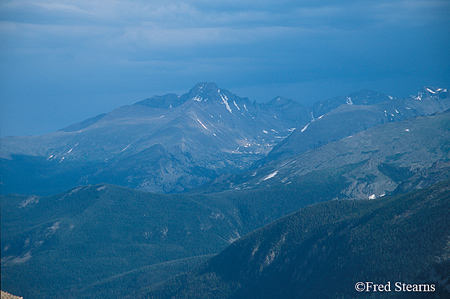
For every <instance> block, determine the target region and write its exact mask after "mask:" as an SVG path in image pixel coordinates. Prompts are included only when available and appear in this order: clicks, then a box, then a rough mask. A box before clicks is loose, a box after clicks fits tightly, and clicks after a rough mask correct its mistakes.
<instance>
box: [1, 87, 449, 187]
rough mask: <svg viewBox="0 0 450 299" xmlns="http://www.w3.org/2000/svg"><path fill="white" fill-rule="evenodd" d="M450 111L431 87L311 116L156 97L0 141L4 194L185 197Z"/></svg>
mask: <svg viewBox="0 0 450 299" xmlns="http://www.w3.org/2000/svg"><path fill="white" fill-rule="evenodd" d="M449 108H450V96H449V92H448V90H447V89H442V88H431V87H426V88H424V89H423V90H422V91H420V92H419V93H418V95H417V96H414V97H411V98H407V99H395V98H393V97H391V96H387V95H383V94H380V93H377V92H373V91H369V90H362V91H360V92H358V93H353V94H351V95H349V96H347V97H337V98H334V99H331V100H328V101H325V102H320V103H316V104H315V105H314V106H313V107H307V106H303V105H301V104H299V103H297V102H295V101H293V100H288V99H284V98H282V97H277V98H275V99H273V100H272V101H270V102H268V103H264V104H259V103H256V102H251V101H250V100H248V99H246V98H240V97H238V96H236V95H234V94H232V93H230V92H229V91H227V90H224V89H221V88H219V87H217V85H216V84H214V83H199V84H197V85H196V86H194V88H192V89H191V90H190V91H189V92H188V93H186V94H184V95H182V96H178V95H175V94H168V95H164V96H155V97H153V98H149V99H146V100H144V101H141V102H138V103H136V104H134V105H131V106H124V107H120V108H118V109H115V110H113V111H112V112H110V113H107V114H102V115H99V116H96V117H94V118H91V119H88V120H85V121H83V122H81V123H78V124H74V125H70V126H68V127H66V128H64V129H62V130H60V131H57V132H55V133H51V134H47V135H43V136H21V137H6V138H2V140H1V144H2V151H1V163H2V168H1V176H2V182H1V183H2V185H1V192H2V194H6V193H20V194H30V195H31V194H37V195H51V194H56V193H59V192H63V191H65V190H67V189H70V188H73V187H75V186H78V185H87V184H98V183H110V184H117V185H121V186H124V187H128V188H133V189H138V190H143V191H151V192H158V193H179V192H184V191H187V190H190V189H192V188H195V187H198V186H200V185H203V184H205V183H208V182H210V181H211V180H212V179H214V178H216V177H218V176H220V175H222V174H227V173H239V172H242V171H243V170H246V169H249V168H255V167H258V166H261V165H264V164H266V163H268V162H271V161H277V160H281V159H284V158H289V157H293V156H295V155H297V154H301V153H303V152H306V151H308V150H310V149H314V148H317V147H320V146H322V145H324V144H326V143H328V142H331V141H335V140H339V139H342V138H344V137H347V136H350V135H353V134H355V133H358V132H361V131H364V130H366V129H368V128H371V127H374V126H377V125H380V124H383V123H387V122H395V121H401V120H404V119H407V118H411V117H415V116H418V115H430V114H433V113H436V112H442V111H444V110H447V109H449ZM296 128H297V129H296ZM291 133H292V134H291Z"/></svg>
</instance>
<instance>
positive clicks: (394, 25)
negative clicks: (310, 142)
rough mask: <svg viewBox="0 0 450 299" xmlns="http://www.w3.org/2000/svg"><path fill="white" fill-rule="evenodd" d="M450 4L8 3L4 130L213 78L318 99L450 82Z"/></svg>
mask: <svg viewBox="0 0 450 299" xmlns="http://www.w3.org/2000/svg"><path fill="white" fill-rule="evenodd" d="M449 36H450V1H447V0H444V1H426V0H418V1H408V0H406V1H397V0H394V1H392V0H389V1H367V0H366V1H317V0H315V1H282V0H277V1H271V0H267V1H247V0H241V1H202V0H194V1H188V2H186V1H177V0H166V1H158V0H156V1H139V0H135V1H103V0H99V1H85V0H66V1H62V0H55V1H53V0H38V1H31V0H14V1H12V0H4V1H1V3H0V59H1V62H0V63H1V69H0V97H1V135H2V136H8V135H32V134H44V133H49V132H52V131H55V130H57V129H60V128H62V127H64V126H67V125H69V124H72V123H74V122H78V121H81V120H83V119H86V118H88V117H91V116H95V115H97V114H100V113H104V112H108V111H110V110H112V109H114V108H116V107H118V106H121V105H127V104H133V103H135V102H137V101H140V100H143V99H145V98H146V97H150V96H153V95H155V94H166V93H169V92H175V93H178V94H181V93H185V92H187V91H188V90H189V89H190V88H191V87H192V86H193V85H194V84H195V83H197V82H201V81H213V82H216V83H217V84H218V85H219V86H221V87H223V88H226V89H228V90H230V91H231V92H233V93H236V94H238V95H240V96H243V97H248V98H249V99H250V100H256V101H258V102H266V101H268V100H270V99H271V98H273V97H275V96H277V95H282V96H284V97H288V98H292V99H295V100H297V101H299V102H301V103H303V104H311V103H313V102H315V101H318V100H325V99H328V98H331V97H334V96H338V95H345V94H348V93H350V92H353V91H357V90H359V89H362V88H369V89H374V90H377V91H380V92H383V93H386V94H391V95H393V96H398V97H406V96H409V95H410V94H415V93H417V91H418V90H419V89H420V88H421V87H422V86H425V85H431V86H436V87H443V88H448V87H450V76H449V74H450V54H449V49H450V39H449Z"/></svg>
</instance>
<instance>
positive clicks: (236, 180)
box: [1, 83, 450, 299]
mask: <svg viewBox="0 0 450 299" xmlns="http://www.w3.org/2000/svg"><path fill="white" fill-rule="evenodd" d="M449 106H450V97H449V93H448V91H447V90H446V89H442V88H430V87H427V88H424V89H423V90H422V91H420V92H419V93H418V95H417V96H414V97H411V98H408V99H395V98H392V97H389V96H385V95H382V94H379V93H376V92H372V91H367V90H363V91H361V92H359V93H355V94H352V95H349V96H348V97H338V98H335V99H331V100H329V101H326V102H323V103H317V104H316V105H314V107H306V106H302V105H300V104H298V103H296V102H295V101H292V100H287V99H283V98H280V97H277V98H275V99H274V100H272V101H271V102H269V103H266V104H258V103H255V102H250V101H249V100H248V99H243V98H239V97H237V96H235V95H232V94H231V93H230V92H228V91H225V90H222V89H220V88H218V87H217V86H216V85H215V84H213V83H201V84H198V85H196V86H195V87H194V88H193V89H192V90H191V91H190V92H189V93H187V94H185V95H182V96H178V95H173V94H171V95H166V96H158V97H153V98H150V99H147V100H144V101H142V102H138V103H136V104H134V105H132V106H125V107H121V108H118V109H116V110H114V111H112V112H110V113H108V114H105V115H99V116H98V117H95V118H92V119H89V120H86V121H84V122H81V123H79V124H75V125H72V126H69V127H66V128H64V129H62V130H61V131H58V132H55V133H52V134H48V135H44V136H27V137H7V138H4V139H2V140H1V142H2V152H1V154H2V160H1V163H2V164H1V175H2V186H1V189H2V194H3V195H2V196H1V244H2V248H1V257H2V259H1V264H2V267H1V271H2V275H1V279H2V289H3V290H5V291H7V292H10V293H12V294H16V295H19V296H24V297H25V298H38V299H39V298H52V299H53V298H124V297H126V296H131V297H133V298H134V297H136V298H138V297H148V298H171V296H173V297H174V298H264V296H266V297H269V298H273V296H272V295H273V294H275V293H277V294H280V296H281V297H282V298H297V297H298V296H299V293H297V292H299V290H302V292H301V294H303V295H305V296H306V297H311V298H329V297H330V296H331V298H352V297H354V296H355V293H354V292H355V290H354V285H355V283H356V282H357V281H359V280H358V279H372V278H373V279H374V280H375V279H380V280H381V279H402V280H405V282H412V283H414V282H416V281H418V282H419V281H420V282H422V281H423V282H426V283H428V282H429V283H436V285H439V286H443V285H445V284H446V283H447V284H448V281H449V280H448V279H447V280H446V277H450V273H448V270H446V269H450V267H448V258H447V257H448V254H449V253H448V238H449V236H450V234H449V230H448V227H450V226H449V225H448V224H449V223H448V221H449V217H448V215H449V213H448V212H449V188H450V187H449V183H448V182H444V183H441V184H439V183H440V182H443V181H446V180H448V178H449V177H450V111H449V110H448V109H449V108H448V107H449ZM294 128H297V129H295V130H294ZM327 128H328V129H327ZM112 183H114V184H117V185H122V186H117V185H112ZM435 184H438V185H435ZM431 185H435V186H434V187H431V188H428V189H424V188H427V187H429V186H431ZM123 186H126V187H129V188H134V189H136V188H137V189H142V190H153V191H158V192H160V193H163V192H165V193H178V192H182V191H187V190H189V192H184V193H182V194H157V193H148V192H142V191H139V190H132V189H127V188H125V187H123ZM61 189H62V190H64V191H63V192H60V193H58V194H56V193H57V192H58V190H61ZM412 191H415V192H416V193H412V194H408V195H404V194H406V193H408V192H412ZM12 192H16V193H19V194H21V195H18V194H11V193H12ZM6 193H10V194H6ZM5 194H6V195H5ZM49 194H50V195H49ZM55 194H56V195H55ZM402 194H403V195H402ZM47 195H49V196H47ZM343 199H347V201H343ZM355 199H362V200H363V201H355ZM322 202H327V203H323V204H318V203H322ZM311 204H315V205H313V206H310V207H307V206H309V205H311ZM305 207H307V208H305ZM303 208H305V209H303ZM300 209H302V210H301V211H300V212H298V211H299V210H300ZM296 212H298V213H296ZM292 213H296V214H292ZM291 214H292V215H291ZM288 215H290V216H288ZM282 217H286V218H283V219H281V220H279V219H280V218H282ZM277 220H278V221H277ZM274 221H277V222H275V223H272V222H274ZM271 223H272V224H271ZM266 225H268V226H267V227H264V226H266ZM255 230H258V231H256V232H254V231H255ZM252 232H253V233H252ZM247 234H249V235H248V236H246V235H247ZM242 236H244V237H243V238H242ZM446 242H447V243H446ZM446 246H447V247H446ZM225 248H227V249H225ZM224 249H225V251H223V252H222V253H221V254H219V255H217V256H214V255H215V254H217V253H219V252H221V251H222V250H224ZM383 253H387V254H384V255H383ZM305 256H306V258H305ZM419 257H420V258H422V260H419ZM380 259H381V261H382V262H381V263H380V265H376V264H375V260H380ZM205 261H206V263H204V264H201V263H202V262H205ZM361 265H362V266H361ZM427 265H428V266H427ZM228 266H229V267H228ZM327 267H329V268H327ZM401 269H404V271H403V270H401ZM186 271H191V272H189V273H188V274H183V275H181V276H175V275H178V274H180V273H182V272H186ZM358 271H359V272H358ZM446 271H447V272H446ZM349 273H351V275H350V274H349ZM358 273H359V274H358ZM390 273H393V274H394V275H397V276H392V277H391V276H389V275H387V274H390ZM332 276H333V277H332ZM335 276H336V277H335ZM171 277H175V278H173V279H170V278H171ZM168 279H170V280H168ZM324 279H325V280H324ZM166 280H168V281H167V282H166V283H164V284H162V283H163V282H164V281H166ZM406 280H407V281H406ZM324 281H329V282H330V285H329V286H326V287H323V286H321V287H319V284H322V283H323V282H324ZM270 282H274V283H270ZM305 286H315V287H314V288H309V290H306V289H305ZM213 290H214V291H213ZM333 290H334V292H333V294H331V295H330V292H332V291H333ZM444 291H445V290H444V288H443V287H440V289H439V293H436V295H439V296H441V295H442V294H444V295H442V296H441V297H442V298H444V297H445V295H446V293H442V292H444ZM278 292H279V293H278ZM194 294H196V295H195V296H194ZM358 295H361V294H359V293H358ZM388 295H389V294H388ZM396 295H403V294H396ZM192 296H193V297H192ZM270 296H272V297H270ZM280 296H277V297H280ZM355 297H356V296H355ZM380 298H381V297H380ZM389 298H390V297H389ZM400 298H401V296H400ZM435 298H438V297H435Z"/></svg>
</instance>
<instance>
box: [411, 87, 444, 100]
mask: <svg viewBox="0 0 450 299" xmlns="http://www.w3.org/2000/svg"><path fill="white" fill-rule="evenodd" d="M411 97H412V98H413V99H416V100H419V101H420V100H422V99H445V98H449V97H450V93H449V91H448V89H447V88H437V87H431V86H424V87H423V88H422V89H421V90H420V91H419V92H418V93H417V96H411Z"/></svg>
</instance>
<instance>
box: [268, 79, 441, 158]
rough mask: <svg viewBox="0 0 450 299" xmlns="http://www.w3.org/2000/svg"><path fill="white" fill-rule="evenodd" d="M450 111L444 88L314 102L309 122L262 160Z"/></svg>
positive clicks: (360, 94)
mask: <svg viewBox="0 0 450 299" xmlns="http://www.w3.org/2000/svg"><path fill="white" fill-rule="evenodd" d="M447 109H450V93H449V92H448V90H447V89H443V88H433V87H424V88H423V89H422V90H421V91H419V93H418V94H417V96H410V97H409V98H404V99H400V98H394V97H392V96H387V95H383V94H380V93H377V92H374V91H369V90H362V91H360V92H357V93H353V94H350V95H349V96H346V97H337V98H334V99H331V100H328V101H325V102H319V103H316V104H315V105H314V107H313V115H314V118H312V120H311V122H309V123H307V124H306V125H305V126H303V127H300V126H298V128H299V129H298V130H296V131H295V132H293V134H291V135H290V136H289V138H286V139H285V140H283V141H282V142H280V143H279V144H278V145H277V146H275V148H274V149H273V150H272V151H271V152H270V153H269V155H268V156H267V157H266V158H264V159H263V160H262V161H261V162H259V165H262V164H264V163H267V162H270V161H275V160H281V159H284V158H289V157H293V156H295V155H298V154H301V153H304V152H306V151H308V150H311V149H314V148H317V147H320V146H322V145H324V144H327V143H328V142H331V141H335V140H340V139H342V138H345V137H348V136H351V135H353V134H356V133H358V132H362V131H365V130H367V129H368V128H372V127H375V126H378V125H381V124H384V123H388V122H397V121H402V120H405V119H408V118H411V117H415V116H420V115H431V114H433V113H436V112H442V111H445V110H447Z"/></svg>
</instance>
